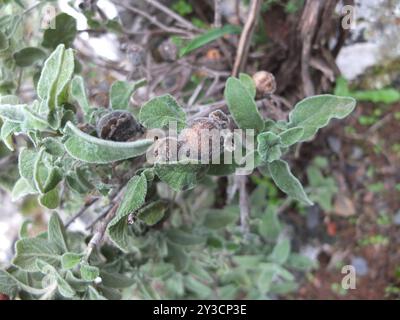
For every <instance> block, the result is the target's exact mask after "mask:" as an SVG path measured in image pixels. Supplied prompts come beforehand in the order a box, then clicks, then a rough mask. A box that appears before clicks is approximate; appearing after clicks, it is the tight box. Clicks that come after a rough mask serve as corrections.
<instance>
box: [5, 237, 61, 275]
mask: <svg viewBox="0 0 400 320" xmlns="http://www.w3.org/2000/svg"><path fill="white" fill-rule="evenodd" d="M15 248H16V255H15V258H14V260H13V264H14V265H16V266H18V267H19V268H21V269H23V270H26V271H29V272H33V271H39V270H38V267H37V265H36V261H37V260H38V259H41V260H44V261H46V262H47V263H49V264H51V265H53V266H57V265H59V262H60V251H59V249H58V247H57V246H56V245H55V244H53V243H50V242H49V241H47V239H42V238H26V239H21V240H18V241H17V243H16V245H15Z"/></svg>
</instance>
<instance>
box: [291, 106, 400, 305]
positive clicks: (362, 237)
mask: <svg viewBox="0 0 400 320" xmlns="http://www.w3.org/2000/svg"><path fill="white" fill-rule="evenodd" d="M376 110H381V111H382V114H381V115H380V116H379V117H378V118H377V119H376V121H375V123H374V124H372V126H370V125H368V126H365V125H361V124H360V123H359V121H360V120H359V119H360V118H361V117H363V116H367V117H368V116H371V115H372V114H374V113H376ZM399 114H400V104H394V105H389V106H388V105H379V104H370V103H359V104H358V106H357V108H356V110H355V112H354V113H353V115H352V116H351V117H350V118H349V119H347V120H346V121H345V122H344V123H342V122H341V123H340V124H339V123H338V124H336V125H334V126H330V127H329V128H328V129H327V130H324V131H323V132H322V133H321V134H320V135H319V136H318V137H317V139H315V140H314V141H313V142H311V143H307V144H304V145H303V147H302V148H301V151H300V154H299V157H298V158H299V159H298V160H297V163H298V164H302V167H303V168H304V166H303V165H304V164H305V163H304V162H306V161H304V160H301V159H312V158H313V157H315V156H318V155H319V156H324V157H327V158H328V159H329V160H330V164H331V166H332V167H331V168H330V170H331V172H332V174H333V176H334V177H335V178H336V181H337V183H338V185H339V193H338V195H337V197H336V198H338V197H346V198H347V199H350V201H351V206H353V207H354V208H355V211H354V213H355V214H354V215H349V216H348V217H343V216H340V215H338V214H337V213H335V212H331V213H322V219H321V225H320V226H319V227H318V232H317V233H315V232H314V233H313V232H308V230H307V227H306V217H305V216H299V214H298V212H294V211H293V212H289V213H288V219H289V221H292V223H294V224H295V228H296V229H300V230H303V232H300V233H299V237H300V238H301V239H300V240H299V241H300V242H301V243H302V244H306V243H317V244H318V246H320V248H321V250H320V253H319V256H318V260H319V264H320V267H319V269H318V270H317V271H315V272H314V273H312V274H311V275H310V277H308V280H305V281H304V282H303V284H302V285H301V287H300V289H299V291H298V293H297V294H296V295H295V296H293V297H292V298H297V299H396V298H397V299H398V298H400V295H399V291H400V290H398V289H395V291H393V290H390V289H391V288H392V289H393V288H398V287H400V277H399V270H400V269H399V267H400V249H399V248H400V225H398V223H397V225H396V224H395V223H394V216H395V215H396V214H397V215H399V213H400V210H399V209H400V189H399V183H400V171H399V166H400V150H398V147H395V146H396V145H399V141H400V130H399V121H400V119H399V118H398V115H399ZM396 118H397V119H396ZM351 128H353V129H351ZM371 128H372V129H371ZM332 137H334V138H335V139H336V140H335V141H336V144H340V150H339V152H338V153H335V152H333V151H332V149H331V148H330V147H329V143H328V139H329V138H331V139H332ZM355 150H357V151H355ZM356 153H358V155H356ZM372 172H373V173H372ZM396 186H397V187H396ZM336 200H337V199H336ZM354 257H361V259H363V260H364V261H365V262H366V266H367V272H364V273H365V275H363V276H361V275H358V276H357V278H356V289H349V290H347V291H346V290H340V289H337V288H339V287H340V283H341V281H342V279H343V277H344V274H342V273H341V267H342V266H343V265H347V264H352V259H353V258H354ZM356 269H357V268H356ZM364 271H365V270H364Z"/></svg>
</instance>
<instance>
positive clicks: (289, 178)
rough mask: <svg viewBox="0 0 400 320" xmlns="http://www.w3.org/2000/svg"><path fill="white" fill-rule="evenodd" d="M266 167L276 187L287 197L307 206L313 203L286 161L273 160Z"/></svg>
mask: <svg viewBox="0 0 400 320" xmlns="http://www.w3.org/2000/svg"><path fill="white" fill-rule="evenodd" d="M268 169H269V172H270V174H271V177H272V179H273V180H274V182H275V184H276V185H277V187H278V188H279V189H281V190H282V191H283V192H285V193H286V194H287V195H288V196H289V197H292V198H293V199H296V200H298V201H300V202H302V203H304V204H306V205H309V206H311V205H312V204H313V203H312V202H311V200H310V199H309V198H308V197H307V195H306V193H305V192H304V189H303V186H302V185H301V183H300V181H299V180H298V179H297V178H296V177H295V176H294V175H293V174H292V173H291V171H290V168H289V165H288V163H287V162H285V161H283V160H275V161H273V162H271V163H269V164H268Z"/></svg>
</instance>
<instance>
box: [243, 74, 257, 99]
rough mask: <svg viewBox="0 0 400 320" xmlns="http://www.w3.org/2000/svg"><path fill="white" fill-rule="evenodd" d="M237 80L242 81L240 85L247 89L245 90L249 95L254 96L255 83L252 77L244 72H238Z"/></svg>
mask: <svg viewBox="0 0 400 320" xmlns="http://www.w3.org/2000/svg"><path fill="white" fill-rule="evenodd" d="M239 80H240V82H241V83H242V85H243V86H244V87H245V88H246V89H247V92H248V93H249V94H250V97H252V98H255V96H256V84H255V82H254V80H253V78H252V77H250V76H249V75H248V74H246V73H241V74H239Z"/></svg>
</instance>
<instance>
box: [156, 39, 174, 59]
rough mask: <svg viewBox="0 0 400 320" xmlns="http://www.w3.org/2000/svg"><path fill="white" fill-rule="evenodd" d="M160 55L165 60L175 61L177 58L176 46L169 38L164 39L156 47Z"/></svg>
mask: <svg viewBox="0 0 400 320" xmlns="http://www.w3.org/2000/svg"><path fill="white" fill-rule="evenodd" d="M158 53H159V54H160V57H161V58H162V59H163V60H164V61H167V62H172V61H175V60H176V59H177V58H178V48H177V47H176V45H175V43H173V42H172V41H171V39H167V40H164V41H163V42H162V43H161V44H160V45H159V47H158Z"/></svg>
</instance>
